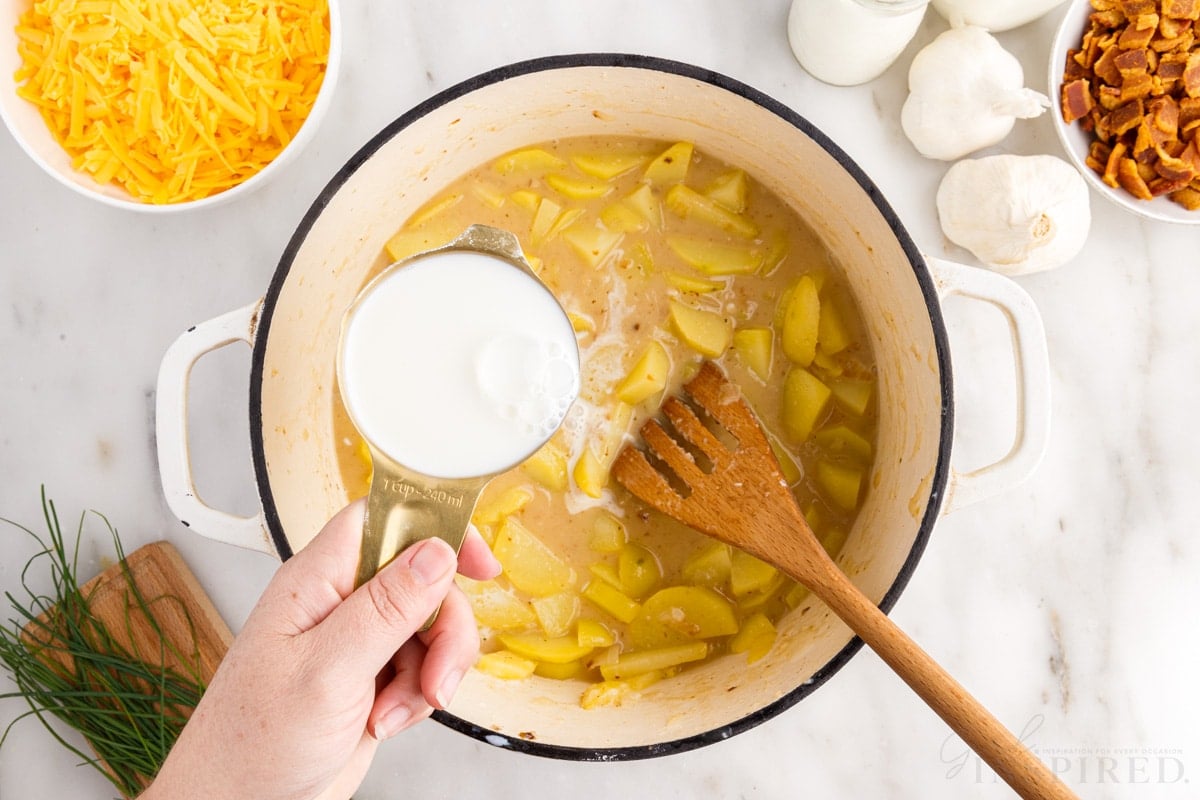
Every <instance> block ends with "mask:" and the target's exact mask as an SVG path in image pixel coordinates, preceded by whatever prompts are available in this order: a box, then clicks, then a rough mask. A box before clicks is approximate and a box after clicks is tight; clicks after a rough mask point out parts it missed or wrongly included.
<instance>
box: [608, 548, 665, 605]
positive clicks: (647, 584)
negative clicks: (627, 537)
mask: <svg viewBox="0 0 1200 800" xmlns="http://www.w3.org/2000/svg"><path fill="white" fill-rule="evenodd" d="M617 577H618V578H620V580H621V586H622V587H624V589H625V591H626V592H627V593H628V594H629V595H630V596H631V597H645V596H646V595H648V594H650V592H652V591H653V590H654V587H655V586H657V585H658V582H659V581H660V580H662V566H661V565H660V564H659V563H658V557H657V556H655V555H654V553H652V552H650V551H649V550H647V549H646V548H644V547H642V546H641V545H638V544H627V545H625V546H624V547H623V548H621V553H620V555H619V556H618V557H617Z"/></svg>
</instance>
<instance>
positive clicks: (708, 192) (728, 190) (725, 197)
mask: <svg viewBox="0 0 1200 800" xmlns="http://www.w3.org/2000/svg"><path fill="white" fill-rule="evenodd" d="M749 190H750V182H749V181H748V180H747V179H746V173H745V172H743V171H742V170H740V169H735V170H733V171H732V172H726V173H724V174H722V175H718V176H717V178H716V179H715V180H714V181H713V182H712V183H710V184H709V185H708V188H706V189H705V190H704V194H705V196H706V197H708V198H709V199H710V200H715V201H716V202H718V203H720V204H721V205H722V206H724V207H725V208H727V209H729V210H730V211H732V212H733V213H735V214H741V213H742V212H743V211H745V210H746V196H747V194H748V193H749Z"/></svg>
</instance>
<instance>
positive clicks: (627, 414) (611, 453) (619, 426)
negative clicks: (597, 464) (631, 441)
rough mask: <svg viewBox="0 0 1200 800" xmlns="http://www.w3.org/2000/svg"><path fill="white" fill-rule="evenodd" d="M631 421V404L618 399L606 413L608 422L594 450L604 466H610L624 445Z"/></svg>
mask: <svg viewBox="0 0 1200 800" xmlns="http://www.w3.org/2000/svg"><path fill="white" fill-rule="evenodd" d="M631 422H633V406H631V405H629V403H624V402H621V401H618V402H617V404H616V405H615V406H613V407H612V409H611V410H610V411H609V413H608V424H607V426H605V432H604V439H603V440H601V442H600V447H599V449H598V451H597V452H596V455H597V456H599V458H600V461H601V463H603V464H604V466H605V468H606V469H608V468H611V467H612V463H613V461H615V460H616V458H617V453H619V452H621V448H622V447H623V446H624V445H625V437H626V435H627V434H628V433H629V424H630V423H631Z"/></svg>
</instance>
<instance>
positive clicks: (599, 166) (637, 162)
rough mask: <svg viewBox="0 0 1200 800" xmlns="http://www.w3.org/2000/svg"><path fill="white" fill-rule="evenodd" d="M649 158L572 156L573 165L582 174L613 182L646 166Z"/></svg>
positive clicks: (634, 154)
mask: <svg viewBox="0 0 1200 800" xmlns="http://www.w3.org/2000/svg"><path fill="white" fill-rule="evenodd" d="M649 158H650V156H649V155H648V154H646V153H579V154H577V155H573V156H571V163H572V164H574V165H575V166H576V167H578V168H579V171H580V172H583V173H586V174H588V175H591V176H592V177H593V178H599V179H600V180H602V181H611V180H612V179H613V178H615V177H617V176H618V175H623V174H625V173H626V172H629V170H631V169H634V168H635V167H640V166H641V165H642V164H645V163H646V161H648V160H649Z"/></svg>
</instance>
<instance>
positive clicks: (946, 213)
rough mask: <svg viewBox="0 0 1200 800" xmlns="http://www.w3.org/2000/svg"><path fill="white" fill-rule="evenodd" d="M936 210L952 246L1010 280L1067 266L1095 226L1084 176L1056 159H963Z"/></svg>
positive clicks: (952, 172)
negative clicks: (959, 246)
mask: <svg viewBox="0 0 1200 800" xmlns="http://www.w3.org/2000/svg"><path fill="white" fill-rule="evenodd" d="M937 210H938V217H939V218H940V220H941V223H942V232H943V233H945V234H946V237H947V238H948V239H950V241H952V242H954V243H955V244H958V245H961V246H963V247H965V248H966V249H968V250H970V251H971V252H972V253H974V254H975V257H976V258H978V259H979V260H980V261H982V262H983V263H984V264H986V265H987V266H988V267H991V268H992V269H994V270H996V271H997V272H1002V273H1004V274H1006V275H1023V274H1025V273H1029V272H1041V271H1042V270H1047V269H1053V268H1054V267H1058V266H1062V265H1063V264H1065V263H1067V262H1068V261H1070V260H1071V259H1072V258H1074V257H1075V256H1076V255H1077V254H1078V253H1079V251H1080V250H1081V249H1083V244H1084V242H1085V241H1086V240H1087V235H1088V229H1089V228H1090V227H1091V222H1092V214H1091V209H1090V207H1089V205H1088V188H1087V184H1086V183H1085V182H1084V180H1083V176H1082V175H1080V174H1079V171H1078V170H1077V169H1075V168H1074V167H1072V166H1071V165H1070V164H1068V163H1067V162H1065V161H1063V160H1062V159H1060V158H1056V157H1054V156H1009V155H1004V156H987V157H985V158H977V159H967V160H964V161H960V162H958V163H957V164H955V165H954V166H952V167H951V168H950V169H949V171H947V172H946V177H944V178H943V179H942V183H941V185H940V186H939V187H938V192H937Z"/></svg>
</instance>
